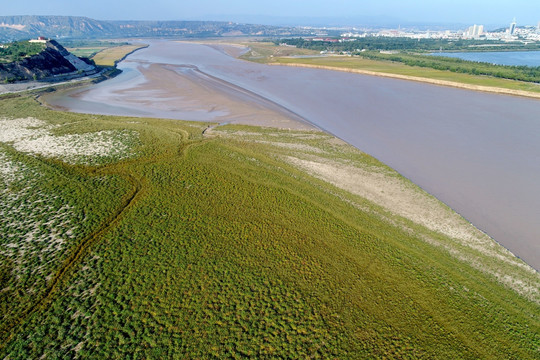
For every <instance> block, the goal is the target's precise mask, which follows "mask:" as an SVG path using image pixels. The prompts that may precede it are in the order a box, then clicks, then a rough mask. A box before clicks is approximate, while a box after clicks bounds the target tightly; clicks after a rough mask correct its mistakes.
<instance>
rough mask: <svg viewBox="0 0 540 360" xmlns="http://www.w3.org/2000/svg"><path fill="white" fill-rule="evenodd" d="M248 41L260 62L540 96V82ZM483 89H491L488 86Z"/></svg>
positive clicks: (250, 56) (252, 56)
mask: <svg viewBox="0 0 540 360" xmlns="http://www.w3.org/2000/svg"><path fill="white" fill-rule="evenodd" d="M245 45H247V46H249V47H251V48H252V51H251V52H248V53H247V54H245V55H244V56H243V58H244V59H246V60H250V61H255V62H261V63H269V64H276V65H300V66H301V65H306V66H315V67H325V68H333V69H336V70H352V71H359V72H363V71H364V72H368V73H374V74H381V75H390V76H391V75H397V76H402V77H404V78H406V77H409V78H411V79H414V80H417V81H422V79H426V80H425V81H426V82H433V83H437V82H444V83H445V84H446V85H448V84H450V83H454V84H456V85H458V86H459V85H463V86H462V87H465V88H467V87H470V88H474V87H477V86H480V87H486V88H492V91H493V92H497V89H503V91H502V92H504V90H509V91H523V92H529V93H534V94H532V95H531V96H534V97H537V96H538V93H540V85H538V84H535V83H529V82H523V81H514V80H507V79H500V78H495V77H489V76H480V75H469V74H462V73H455V72H450V71H444V70H436V69H430V68H424V67H416V66H408V65H405V64H403V63H399V62H391V61H382V60H372V59H365V58H361V57H350V56H324V57H313V58H295V57H290V56H296V55H307V54H308V52H309V51H311V54H313V55H315V54H317V52H315V51H313V50H307V49H298V50H299V52H295V50H296V49H295V48H292V47H285V46H276V45H274V44H272V43H262V44H258V43H247V44H245ZM280 51H285V52H286V54H287V55H280ZM273 54H276V55H273ZM441 84H442V83H441ZM484 90H485V91H489V89H484ZM523 95H526V94H523Z"/></svg>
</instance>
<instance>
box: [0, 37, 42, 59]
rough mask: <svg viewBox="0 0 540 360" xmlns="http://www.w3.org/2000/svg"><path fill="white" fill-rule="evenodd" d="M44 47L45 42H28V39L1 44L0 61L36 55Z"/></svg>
mask: <svg viewBox="0 0 540 360" xmlns="http://www.w3.org/2000/svg"><path fill="white" fill-rule="evenodd" d="M44 49H45V44H42V43H30V42H28V41H17V42H12V43H9V44H2V46H1V47H0V63H11V62H16V61H21V60H22V59H24V58H26V57H29V56H32V55H37V54H39V53H40V52H42V51H43V50H44Z"/></svg>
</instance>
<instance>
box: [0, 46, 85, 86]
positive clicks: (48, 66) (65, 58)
mask: <svg viewBox="0 0 540 360" xmlns="http://www.w3.org/2000/svg"><path fill="white" fill-rule="evenodd" d="M46 45H47V46H46V48H45V50H43V51H42V52H41V53H40V54H37V55H34V56H30V57H28V58H26V59H24V60H22V61H18V62H13V63H8V64H0V82H13V81H21V80H40V79H45V78H49V77H52V76H55V75H65V74H69V73H75V72H78V71H92V70H93V69H94V67H93V66H92V65H88V64H86V63H85V62H84V61H82V60H81V59H79V58H77V57H76V56H74V55H72V54H71V53H69V52H68V51H67V50H66V49H65V48H64V47H63V46H62V45H60V44H58V43H57V42H56V41H54V40H51V41H48V42H47V44H46Z"/></svg>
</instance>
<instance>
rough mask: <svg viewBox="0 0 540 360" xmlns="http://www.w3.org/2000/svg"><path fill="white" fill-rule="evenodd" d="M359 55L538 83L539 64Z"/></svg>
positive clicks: (375, 53) (436, 68)
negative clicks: (522, 64) (508, 64)
mask: <svg viewBox="0 0 540 360" xmlns="http://www.w3.org/2000/svg"><path fill="white" fill-rule="evenodd" d="M359 55H360V56H361V57H363V58H366V59H372V60H384V61H393V62H400V63H403V64H405V65H408V66H416V67H422V68H431V69H435V70H444V71H450V72H454V73H462V74H471V75H487V76H491V77H496V78H502V79H509V80H518V81H525V82H534V83H540V66H537V67H531V66H507V65H494V64H489V63H481V62H474V61H466V60H461V59H456V58H451V57H443V56H426V55H415V54H381V53H379V52H372V51H366V52H362V53H359Z"/></svg>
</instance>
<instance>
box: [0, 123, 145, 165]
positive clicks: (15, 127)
mask: <svg viewBox="0 0 540 360" xmlns="http://www.w3.org/2000/svg"><path fill="white" fill-rule="evenodd" d="M57 127H58V126H54V125H49V124H47V123H46V122H45V121H42V120H38V119H33V118H26V119H9V120H8V119H0V142H4V143H8V144H11V145H12V146H13V147H14V148H15V149H16V150H18V151H21V152H26V153H32V154H37V155H42V156H45V157H55V158H60V159H62V160H64V161H67V162H70V163H76V162H81V161H84V162H88V157H114V158H124V157H127V156H128V155H130V149H129V145H127V143H129V142H130V140H131V139H133V138H134V137H135V136H136V134H135V133H134V132H133V131H128V130H121V131H120V130H115V131H113V130H109V131H99V132H94V133H86V134H70V135H60V136H57V135H54V134H53V133H52V130H54V129H55V128H57Z"/></svg>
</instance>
